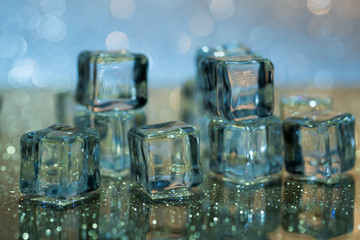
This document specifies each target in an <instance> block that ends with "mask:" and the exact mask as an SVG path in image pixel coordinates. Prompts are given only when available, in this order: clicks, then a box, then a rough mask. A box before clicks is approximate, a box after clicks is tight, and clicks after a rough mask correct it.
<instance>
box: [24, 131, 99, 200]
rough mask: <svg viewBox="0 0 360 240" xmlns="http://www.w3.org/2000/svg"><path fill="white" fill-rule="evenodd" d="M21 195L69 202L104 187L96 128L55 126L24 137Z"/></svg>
mask: <svg viewBox="0 0 360 240" xmlns="http://www.w3.org/2000/svg"><path fill="white" fill-rule="evenodd" d="M20 144H21V147H20V148H21V150H20V151H21V170H20V190H21V192H23V193H25V194H29V195H35V196H47V197H52V198H56V199H67V198H71V197H73V196H76V195H79V194H81V193H85V192H89V191H92V190H95V189H96V188H98V187H99V185H100V172H99V147H100V146H99V137H98V134H97V132H96V130H95V129H89V128H72V127H70V126H66V125H60V124H55V125H52V126H50V127H48V128H46V129H44V130H39V131H34V132H29V133H26V134H24V135H23V136H22V137H21V141H20Z"/></svg>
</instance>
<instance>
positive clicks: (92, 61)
mask: <svg viewBox="0 0 360 240" xmlns="http://www.w3.org/2000/svg"><path fill="white" fill-rule="evenodd" d="M78 68H79V81H78V87H77V91H76V99H77V101H78V102H79V103H81V104H83V105H85V106H88V107H89V108H91V109H92V110H93V111H95V112H104V111H111V110H129V109H135V108H139V107H141V106H144V105H145V103H146V101H147V68H148V61H147V58H146V56H144V55H142V54H132V53H129V52H126V51H119V52H107V51H103V52H101V51H96V52H90V51H84V52H82V53H80V55H79V59H78Z"/></svg>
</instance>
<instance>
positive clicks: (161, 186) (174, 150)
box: [128, 121, 203, 199]
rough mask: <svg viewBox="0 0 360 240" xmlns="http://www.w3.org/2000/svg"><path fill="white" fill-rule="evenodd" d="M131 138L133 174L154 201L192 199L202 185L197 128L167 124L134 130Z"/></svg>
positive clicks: (176, 123)
mask: <svg viewBox="0 0 360 240" xmlns="http://www.w3.org/2000/svg"><path fill="white" fill-rule="evenodd" d="M128 137H129V147H130V156H131V175H132V177H133V178H134V179H136V181H137V182H138V183H139V184H140V185H141V186H142V187H143V188H144V190H145V191H146V192H147V193H148V194H149V195H150V197H151V198H152V199H162V198H164V199H165V198H181V197H186V196H190V195H191V194H192V193H191V191H189V189H190V188H192V187H196V186H198V185H199V184H200V183H202V181H203V174H202V169H201V165H200V162H199V131H198V130H197V129H196V128H194V127H192V126H190V125H187V124H185V123H183V122H179V121H174V122H166V123H161V124H155V125H147V126H142V127H138V128H132V129H130V130H129V133H128Z"/></svg>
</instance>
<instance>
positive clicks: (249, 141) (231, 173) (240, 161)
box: [209, 115, 283, 183]
mask: <svg viewBox="0 0 360 240" xmlns="http://www.w3.org/2000/svg"><path fill="white" fill-rule="evenodd" d="M209 136H210V146H211V151H212V152H211V160H210V169H211V170H212V171H213V172H214V173H215V174H216V176H217V177H219V178H221V179H223V180H224V181H229V182H234V183H250V182H258V181H262V180H266V179H267V178H268V177H271V176H272V175H274V174H276V173H279V172H280V171H281V169H282V166H283V158H282V138H281V121H280V119H279V118H278V117H277V116H275V115H272V116H269V117H262V118H258V117H249V118H246V119H243V120H241V121H237V122H229V121H226V120H224V119H221V118H214V119H213V120H212V121H211V123H210V125H209Z"/></svg>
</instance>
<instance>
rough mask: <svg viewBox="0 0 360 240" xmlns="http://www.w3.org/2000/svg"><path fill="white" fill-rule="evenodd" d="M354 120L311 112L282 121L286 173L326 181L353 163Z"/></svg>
mask: <svg viewBox="0 0 360 240" xmlns="http://www.w3.org/2000/svg"><path fill="white" fill-rule="evenodd" d="M354 121H355V119H354V117H353V116H352V115H351V114H349V113H345V114H337V113H331V112H328V111H325V112H324V111H315V110H311V111H308V112H304V113H298V114H295V115H294V116H292V117H290V118H288V119H286V120H284V122H283V132H284V141H285V166H286V169H287V170H288V171H289V172H290V173H294V174H300V175H305V176H309V177H316V178H319V179H327V178H331V177H333V176H336V175H339V174H340V173H342V172H344V171H347V170H349V169H351V168H352V167H353V166H354V164H355V139H354V124H355V122H354Z"/></svg>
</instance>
